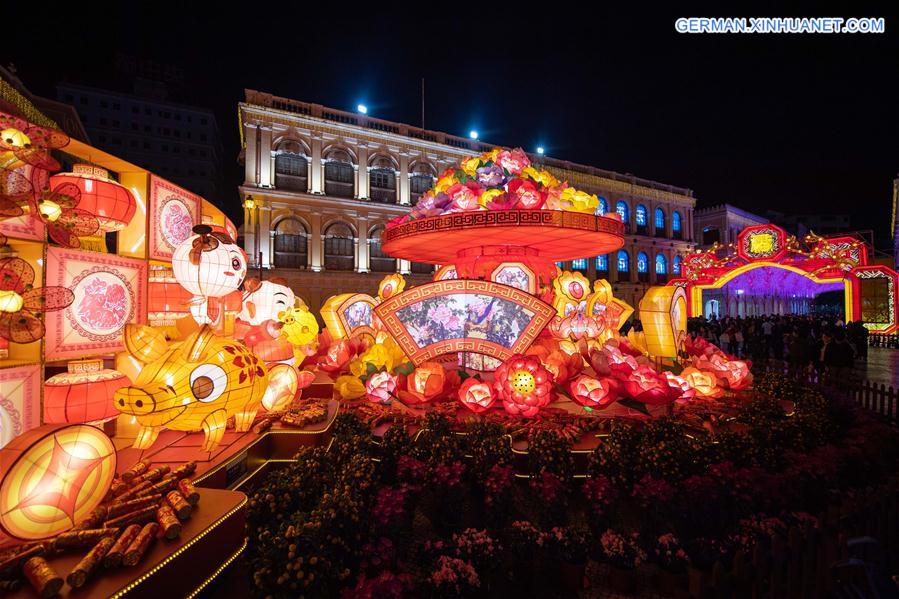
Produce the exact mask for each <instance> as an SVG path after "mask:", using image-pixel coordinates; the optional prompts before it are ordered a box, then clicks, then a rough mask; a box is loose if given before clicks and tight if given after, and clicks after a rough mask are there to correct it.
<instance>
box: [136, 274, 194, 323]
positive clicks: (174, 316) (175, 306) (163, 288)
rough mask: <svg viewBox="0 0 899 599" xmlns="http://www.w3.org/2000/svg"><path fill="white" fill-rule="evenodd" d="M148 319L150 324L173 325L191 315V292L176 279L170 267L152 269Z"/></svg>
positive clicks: (149, 286)
mask: <svg viewBox="0 0 899 599" xmlns="http://www.w3.org/2000/svg"><path fill="white" fill-rule="evenodd" d="M148 290H149V291H148V298H147V320H148V322H149V324H150V326H154V327H172V326H175V321H176V320H178V319H180V318H184V317H185V316H190V300H191V298H192V297H193V295H191V293H190V292H189V291H188V290H187V289H185V288H184V287H182V286H181V285H180V284H179V283H178V281H176V280H175V275H174V274H173V273H172V270H171V269H170V268H153V269H151V271H150V281H149V285H148Z"/></svg>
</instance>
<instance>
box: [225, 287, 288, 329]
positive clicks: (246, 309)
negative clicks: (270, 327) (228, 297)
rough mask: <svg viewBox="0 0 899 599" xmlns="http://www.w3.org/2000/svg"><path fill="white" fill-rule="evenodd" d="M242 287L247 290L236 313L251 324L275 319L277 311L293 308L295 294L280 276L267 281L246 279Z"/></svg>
mask: <svg viewBox="0 0 899 599" xmlns="http://www.w3.org/2000/svg"><path fill="white" fill-rule="evenodd" d="M244 288H245V289H246V290H247V291H249V294H247V296H246V297H244V300H243V309H242V310H241V311H240V313H239V314H238V315H237V318H239V319H240V320H242V321H244V322H246V323H248V324H251V325H257V324H262V323H264V322H265V321H267V320H277V319H278V313H279V312H283V311H284V310H289V309H290V308H293V306H294V304H295V303H296V296H295V295H294V294H293V290H292V289H291V288H290V287H289V286H288V285H287V281H285V280H284V279H282V278H281V277H275V278H273V279H269V280H268V281H259V280H258V279H255V278H250V279H247V281H246V284H244Z"/></svg>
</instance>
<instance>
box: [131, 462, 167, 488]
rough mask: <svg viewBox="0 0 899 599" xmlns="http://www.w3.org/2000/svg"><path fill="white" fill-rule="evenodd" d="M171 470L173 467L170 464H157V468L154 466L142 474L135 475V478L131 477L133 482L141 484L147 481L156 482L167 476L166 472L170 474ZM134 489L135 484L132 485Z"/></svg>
mask: <svg viewBox="0 0 899 599" xmlns="http://www.w3.org/2000/svg"><path fill="white" fill-rule="evenodd" d="M171 471H172V469H171V468H170V467H168V466H157V467H156V468H153V469H152V470H147V471H146V472H144V473H143V474H141V475H140V476H135V477H134V478H133V479H131V484H132V485H139V484H142V483H144V482H147V481H150V482H151V483H155V482H156V481H158V480H159V479H160V478H162V477H163V476H165V475H166V474H168V473H169V472H171ZM133 489H134V486H132V490H133Z"/></svg>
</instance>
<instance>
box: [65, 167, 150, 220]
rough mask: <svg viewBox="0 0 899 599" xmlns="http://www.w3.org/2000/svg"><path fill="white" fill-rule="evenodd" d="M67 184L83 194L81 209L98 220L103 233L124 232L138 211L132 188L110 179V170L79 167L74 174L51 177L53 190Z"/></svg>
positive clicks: (74, 169)
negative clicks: (130, 189)
mask: <svg viewBox="0 0 899 599" xmlns="http://www.w3.org/2000/svg"><path fill="white" fill-rule="evenodd" d="M67 183H71V184H74V185H75V186H76V187H78V189H79V190H80V191H81V201H80V202H79V203H78V208H80V209H81V210H86V211H88V212H90V213H91V214H93V215H94V216H96V217H97V221H98V222H99V223H100V230H101V231H104V232H109V231H120V230H121V229H124V228H125V226H126V225H127V224H128V223H129V222H131V219H132V218H133V217H134V212H135V210H136V209H137V202H136V201H135V199H134V195H132V193H131V192H130V191H129V190H128V188H126V187H124V186H123V185H120V184H119V183H117V182H116V181H113V180H112V179H110V178H109V171H107V170H106V169H104V168H100V167H97V166H91V165H89V164H76V165H75V166H74V167H72V172H71V173H60V174H58V175H53V176H52V177H50V187H51V188H52V189H54V190H55V189H56V188H57V187H58V186H60V185H64V184H67Z"/></svg>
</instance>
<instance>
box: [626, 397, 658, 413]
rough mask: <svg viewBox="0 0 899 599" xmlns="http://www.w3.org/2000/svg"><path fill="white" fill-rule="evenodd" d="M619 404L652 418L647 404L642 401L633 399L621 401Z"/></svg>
mask: <svg viewBox="0 0 899 599" xmlns="http://www.w3.org/2000/svg"><path fill="white" fill-rule="evenodd" d="M618 403H620V404H621V405H623V406H624V407H625V408H630V409H632V410H637V411H638V412H640V413H641V414H646V415H647V416H651V415H652V414H650V413H649V410H648V409H647V408H646V404H645V403H643V402H642V401H636V400H633V399H619V400H618Z"/></svg>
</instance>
